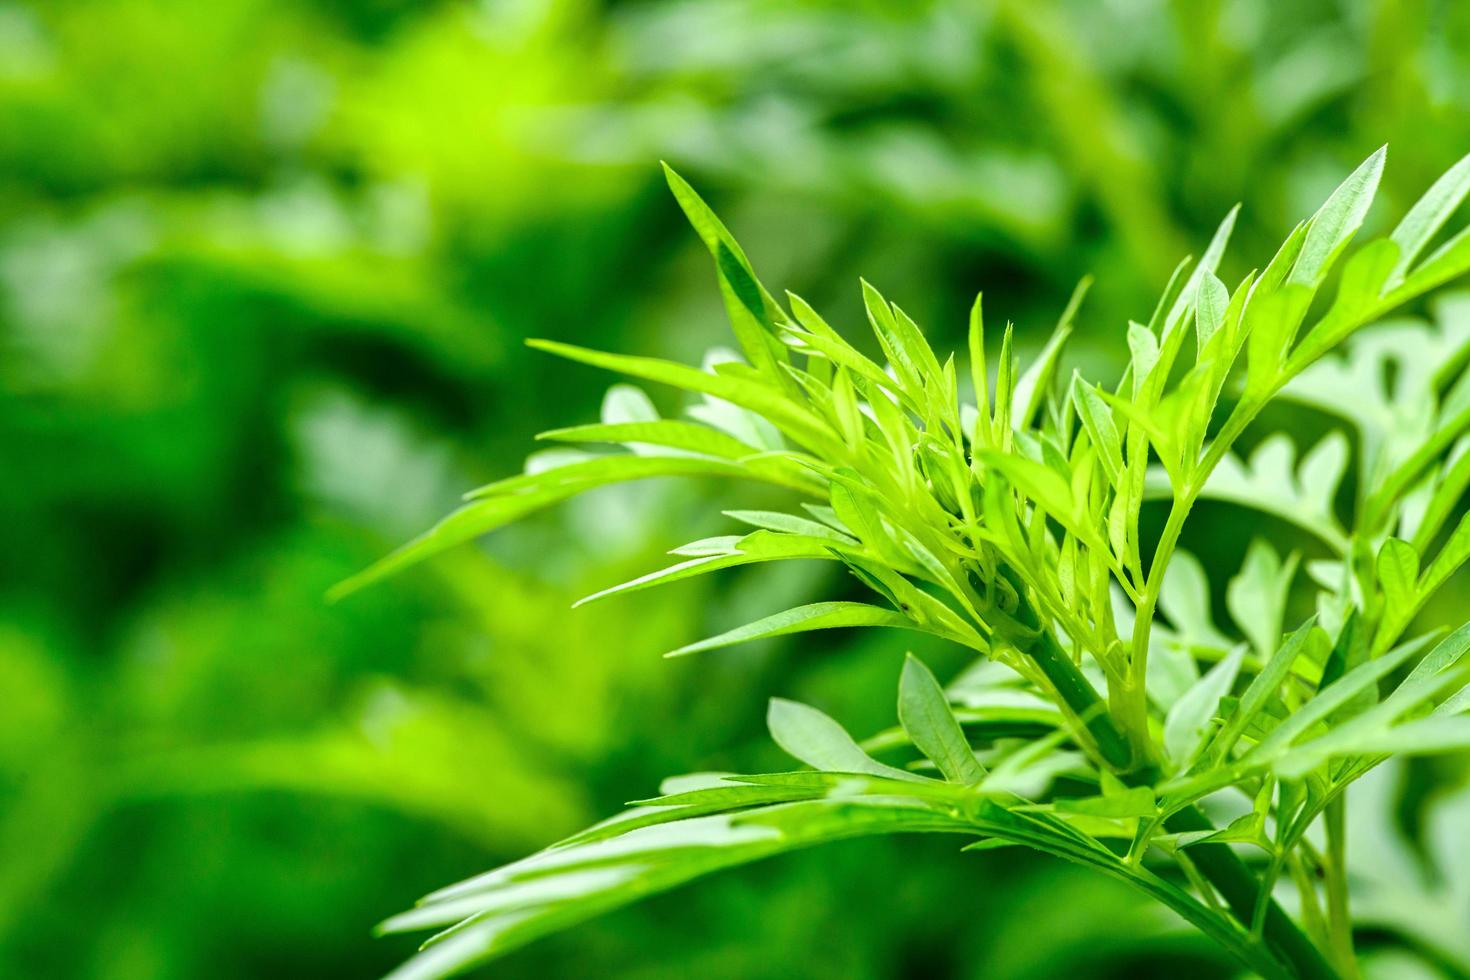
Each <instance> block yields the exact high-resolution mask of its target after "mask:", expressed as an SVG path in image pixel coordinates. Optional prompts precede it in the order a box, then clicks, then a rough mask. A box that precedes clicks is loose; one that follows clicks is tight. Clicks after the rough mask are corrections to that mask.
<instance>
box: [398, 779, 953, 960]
mask: <svg viewBox="0 0 1470 980" xmlns="http://www.w3.org/2000/svg"><path fill="white" fill-rule="evenodd" d="M935 831H946V832H953V833H969V834H977V833H978V832H979V831H978V830H977V828H976V827H975V826H973V825H971V824H967V823H965V822H964V821H961V820H959V819H957V818H955V817H954V816H951V815H949V814H948V813H946V812H945V811H944V810H942V809H941V808H939V807H937V806H936V805H934V804H932V803H928V802H925V801H923V800H918V799H898V798H893V797H874V798H871V799H863V798H857V799H821V800H804V801H798V802H793V803H782V804H776V805H773V806H765V807H760V808H758V809H755V810H747V811H744V812H741V813H736V814H712V815H705V816H691V817H689V818H688V819H682V820H678V821H675V822H672V823H666V824H662V825H657V826H644V827H635V828H633V829H630V830H628V831H627V832H625V833H621V834H619V835H617V836H615V837H613V838H611V839H598V840H592V841H587V842H580V843H564V844H559V845H554V846H552V847H549V848H547V849H546V850H544V851H541V852H539V853H537V854H534V855H532V856H531V857H529V858H525V859H523V860H521V861H517V862H515V863H514V864H510V865H507V866H505V867H503V868H500V869H498V870H496V871H493V872H490V873H488V874H485V875H480V876H478V877H475V878H471V879H469V880H467V881H465V882H461V883H460V884H459V885H456V886H451V887H450V888H447V889H441V890H440V891H438V892H436V893H434V894H433V895H430V896H429V897H427V898H426V899H424V901H423V902H421V903H420V905H419V907H418V908H416V909H414V910H412V911H410V912H407V913H405V914H403V915H401V916H395V917H394V918H392V919H390V920H388V921H387V922H386V923H384V924H383V925H382V926H381V927H380V931H382V932H401V931H406V930H417V929H423V928H432V927H435V926H442V925H447V924H449V923H456V924H455V925H453V926H452V927H451V928H449V929H447V930H445V931H444V932H441V933H439V934H437V935H436V936H434V937H433V938H432V939H430V941H429V942H428V943H426V944H425V946H424V947H423V949H422V950H421V951H420V952H419V953H418V955H416V956H415V957H413V958H412V959H411V960H409V961H408V962H407V963H405V964H404V965H403V966H401V967H400V968H399V969H398V970H396V971H394V972H393V973H392V974H391V975H390V977H391V980H439V978H442V977H448V976H451V975H453V974H458V973H462V972H464V971H465V970H467V969H470V968H471V967H473V966H476V965H478V964H481V963H484V962H486V961H487V960H490V959H493V958H494V957H497V956H501V955H503V954H505V953H508V952H510V951H511V950H514V949H517V948H519V947H521V946H524V945H525V944H526V943H529V942H531V941H532V940H535V939H538V938H540V937H542V936H545V935H548V934H550V933H553V932H557V931H560V930H562V929H566V928H569V927H570V926H573V925H576V924H577V923H580V922H583V921H586V920H587V919H590V918H592V917H594V916H597V915H600V914H602V913H604V912H607V911H610V910H612V909H615V908H619V907H622V906H624V905H628V904H630V903H632V902H634V901H637V900H639V899H641V898H645V897H647V896H649V895H653V894H657V893H659V892H664V891H668V890H670V889H672V888H675V887H677V886H679V885H682V884H684V883H685V882H688V881H690V880H693V879H695V878H699V877H702V876H704V875H707V874H710V873H713V872H716V871H720V870H723V869H725V868H730V867H736V866H739V865H743V864H749V863H751V862H753V861H757V860H760V859H762V858H766V857H770V856H772V855H776V854H781V853H784V852H787V851H793V850H797V849H800V848H804V847H809V846H812V845H814V844H821V843H825V842H828V841H837V840H845V839H849V838H853V837H861V836H867V835H872V834H883V833H900V832H935Z"/></svg>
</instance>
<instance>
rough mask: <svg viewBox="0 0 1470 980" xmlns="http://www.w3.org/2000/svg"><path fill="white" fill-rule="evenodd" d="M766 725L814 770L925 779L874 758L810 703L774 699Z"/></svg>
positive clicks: (780, 742)
mask: <svg viewBox="0 0 1470 980" xmlns="http://www.w3.org/2000/svg"><path fill="white" fill-rule="evenodd" d="M766 725H767V727H769V728H770V730H771V738H772V739H773V740H774V741H775V743H776V744H777V745H779V746H781V749H782V750H783V751H784V752H785V753H786V754H787V755H789V756H791V757H792V758H794V759H797V760H799V761H801V762H804V763H806V764H807V765H809V766H811V767H812V768H813V769H818V770H821V771H822V772H860V773H868V774H869V775H873V776H884V777H886V778H888V779H902V780H906V781H916V782H923V781H924V780H923V778H922V777H920V776H915V775H914V774H913V773H908V772H904V771H903V770H902V769H895V768H893V767H892V766H885V765H883V763H881V762H878V761H876V760H874V759H873V758H872V757H871V756H869V755H868V754H867V753H866V752H864V751H863V750H862V748H861V747H860V746H859V745H858V744H857V742H855V741H853V738H852V736H851V735H849V734H847V730H846V729H844V728H843V727H842V726H841V725H839V724H838V723H837V722H836V721H835V720H833V719H832V717H831V716H829V715H827V714H825V713H823V712H821V711H818V710H817V709H816V708H813V707H811V706H810V705H806V704H802V703H800V702H798V701H787V700H786V699H785V698H772V699H771V705H770V708H769V710H768V711H767V712H766Z"/></svg>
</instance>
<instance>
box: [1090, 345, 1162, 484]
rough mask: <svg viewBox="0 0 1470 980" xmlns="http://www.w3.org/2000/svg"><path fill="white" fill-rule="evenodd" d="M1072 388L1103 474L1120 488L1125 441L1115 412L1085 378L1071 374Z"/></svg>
mask: <svg viewBox="0 0 1470 980" xmlns="http://www.w3.org/2000/svg"><path fill="white" fill-rule="evenodd" d="M1150 336H1152V335H1150ZM1072 389H1073V399H1072V403H1073V405H1075V406H1076V409H1077V416H1078V418H1080V419H1081V420H1082V427H1083V428H1085V429H1086V430H1087V438H1088V439H1090V440H1091V441H1092V444H1093V446H1094V447H1095V448H1096V449H1097V454H1098V460H1099V461H1100V462H1101V463H1102V467H1103V472H1104V473H1106V474H1107V478H1108V482H1109V483H1111V484H1112V485H1113V486H1115V487H1116V486H1119V485H1120V484H1121V482H1122V476H1123V441H1122V439H1121V438H1120V437H1119V435H1118V427H1117V426H1116V425H1115V424H1114V423H1113V413H1112V412H1111V411H1109V409H1108V406H1107V403H1106V402H1105V401H1103V399H1102V396H1100V395H1099V394H1098V393H1097V391H1096V390H1095V389H1094V388H1093V387H1092V385H1090V384H1088V383H1087V382H1086V381H1083V380H1082V375H1080V374H1073V375H1072Z"/></svg>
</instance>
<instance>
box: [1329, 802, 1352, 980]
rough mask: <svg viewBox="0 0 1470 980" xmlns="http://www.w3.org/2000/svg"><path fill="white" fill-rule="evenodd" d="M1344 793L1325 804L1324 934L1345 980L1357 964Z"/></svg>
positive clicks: (1350, 975)
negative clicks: (1350, 896)
mask: <svg viewBox="0 0 1470 980" xmlns="http://www.w3.org/2000/svg"><path fill="white" fill-rule="evenodd" d="M1345 795H1346V794H1345V793H1344V794H1339V795H1338V796H1337V797H1336V798H1335V799H1333V800H1332V801H1331V802H1330V803H1328V804H1327V811H1326V814H1325V816H1326V824H1327V855H1326V857H1327V860H1326V862H1325V865H1326V866H1325V868H1324V869H1323V870H1324V871H1325V872H1326V877H1327V934H1328V936H1329V937H1330V939H1331V943H1332V955H1333V958H1334V959H1336V960H1337V967H1338V969H1339V970H1340V971H1341V973H1342V975H1343V976H1345V977H1350V978H1355V977H1357V976H1358V960H1357V957H1356V955H1354V953H1353V921H1352V916H1351V914H1350V913H1349V911H1348V888H1347V801H1346V800H1345V798H1344V797H1345Z"/></svg>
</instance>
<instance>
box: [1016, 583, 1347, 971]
mask: <svg viewBox="0 0 1470 980" xmlns="http://www.w3.org/2000/svg"><path fill="white" fill-rule="evenodd" d="M1001 574H1002V575H1004V576H1005V577H1006V579H1007V580H1008V581H1010V582H1011V584H1012V585H1013V586H1015V587H1016V594H1017V596H1018V604H1017V607H1016V619H1017V621H1018V622H1020V623H1021V624H1022V625H1024V626H1026V627H1028V628H1030V629H1035V630H1037V631H1038V633H1037V635H1036V636H1035V637H1034V638H1033V639H1031V641H1030V642H1029V643H1027V642H1025V641H1024V640H1023V641H1022V643H1021V644H1020V646H1021V649H1023V650H1024V652H1025V653H1026V654H1027V655H1028V656H1029V657H1030V658H1031V659H1032V661H1033V662H1034V663H1035V664H1036V665H1037V667H1039V668H1040V669H1041V672H1042V673H1043V674H1045V675H1046V678H1047V680H1048V681H1050V682H1051V685H1052V687H1053V688H1055V689H1056V692H1057V695H1058V697H1060V698H1061V699H1062V701H1063V702H1064V703H1065V704H1066V706H1067V708H1068V709H1069V710H1070V711H1071V712H1072V713H1073V714H1074V715H1075V716H1077V717H1078V718H1080V719H1081V720H1082V723H1083V724H1084V725H1085V726H1086V727H1087V731H1088V734H1089V735H1090V736H1091V737H1092V740H1093V741H1094V742H1095V743H1096V745H1097V749H1098V753H1099V754H1100V755H1101V756H1102V758H1103V760H1104V761H1105V762H1106V763H1107V764H1108V765H1109V766H1111V767H1112V768H1113V769H1114V770H1116V771H1117V772H1119V773H1120V774H1121V778H1122V779H1123V781H1124V782H1125V783H1129V784H1131V785H1134V786H1150V785H1152V784H1154V783H1155V782H1157V781H1158V776H1159V773H1158V771H1157V770H1156V769H1155V768H1154V767H1153V766H1152V765H1148V764H1143V765H1141V766H1140V765H1139V764H1138V762H1137V761H1136V760H1139V759H1146V758H1147V754H1148V749H1147V748H1143V747H1139V748H1140V751H1135V747H1134V746H1133V745H1132V744H1131V743H1130V742H1129V740H1128V738H1127V737H1126V736H1125V735H1124V733H1123V731H1122V730H1121V729H1119V727H1118V725H1117V723H1116V722H1115V721H1114V718H1113V716H1112V715H1111V714H1109V712H1108V710H1107V707H1106V706H1105V705H1104V704H1103V702H1102V699H1101V698H1100V697H1099V696H1098V693H1097V691H1096V690H1094V689H1093V687H1092V684H1091V683H1090V682H1089V681H1088V680H1087V678H1086V676H1084V675H1083V673H1082V671H1081V670H1080V669H1079V668H1078V667H1077V665H1076V664H1074V663H1073V662H1072V659H1071V658H1070V657H1068V656H1067V654H1066V651H1064V650H1063V649H1062V648H1061V646H1060V645H1059V644H1058V643H1057V641H1056V639H1055V638H1054V637H1053V636H1052V635H1051V633H1050V631H1049V630H1046V629H1042V628H1041V627H1040V624H1039V622H1038V620H1037V616H1036V613H1035V611H1034V610H1033V609H1032V608H1031V605H1030V603H1029V602H1027V600H1026V597H1025V592H1024V590H1023V588H1022V587H1021V583H1020V581H1019V578H1018V577H1017V576H1016V573H1015V571H1014V570H1013V569H1010V568H1005V567H1002V568H1001ZM1164 826H1165V827H1166V828H1167V829H1168V830H1169V831H1170V832H1173V833H1191V832H1194V831H1213V830H1215V829H1216V828H1215V826H1214V824H1212V823H1211V822H1210V820H1209V818H1208V817H1206V816H1205V815H1204V814H1203V813H1201V812H1200V811H1199V810H1198V809H1197V808H1195V807H1189V808H1187V809H1184V810H1181V811H1179V812H1178V813H1175V814H1174V815H1173V816H1171V817H1169V818H1168V819H1167V820H1166V821H1165V822H1164ZM1190 856H1191V857H1192V858H1193V859H1194V863H1195V867H1197V868H1198V869H1199V872H1200V874H1202V875H1204V877H1205V878H1206V879H1207V880H1208V881H1209V882H1210V884H1211V885H1213V886H1214V888H1215V891H1216V892H1217V893H1218V894H1219V895H1220V897H1221V898H1222V899H1224V900H1225V904H1226V905H1228V906H1229V907H1230V909H1231V911H1232V912H1234V913H1235V916H1236V918H1237V919H1238V920H1239V921H1240V922H1242V923H1245V924H1249V923H1250V922H1251V920H1252V918H1253V917H1254V916H1255V914H1256V907H1257V902H1258V901H1260V900H1261V899H1263V898H1264V899H1265V902H1266V904H1265V911H1264V913H1262V915H1261V938H1262V940H1263V941H1264V942H1265V944H1266V946H1267V948H1268V949H1270V951H1271V952H1272V953H1273V954H1275V955H1276V956H1277V957H1278V958H1279V959H1280V960H1281V961H1282V962H1283V964H1285V966H1286V968H1287V970H1288V971H1289V972H1290V973H1291V974H1292V975H1293V976H1295V977H1298V978H1309V980H1338V976H1339V975H1338V973H1337V972H1336V971H1334V970H1333V969H1332V967H1331V966H1330V965H1328V962H1327V960H1326V959H1324V958H1323V956H1322V953H1321V951H1320V950H1318V949H1317V947H1316V946H1314V945H1313V944H1312V941H1311V940H1310V939H1308V938H1307V937H1306V935H1305V934H1303V932H1302V931H1301V929H1300V928H1298V927H1297V924H1296V923H1295V922H1293V921H1292V919H1291V917H1290V916H1288V915H1287V914H1286V912H1285V911H1283V910H1282V908H1281V906H1280V905H1278V904H1277V903H1276V901H1275V900H1274V899H1271V898H1270V897H1269V896H1266V895H1263V894H1262V889H1263V888H1267V887H1269V886H1268V885H1263V884H1262V883H1261V882H1260V881H1259V880H1258V879H1257V878H1256V876H1255V875H1254V874H1252V873H1251V870H1250V868H1248V867H1246V864H1245V862H1244V861H1242V860H1241V859H1240V856H1239V855H1238V854H1236V853H1235V851H1233V850H1232V849H1231V848H1230V845H1228V844H1198V845H1196V846H1195V847H1193V848H1191V850H1190Z"/></svg>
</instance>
